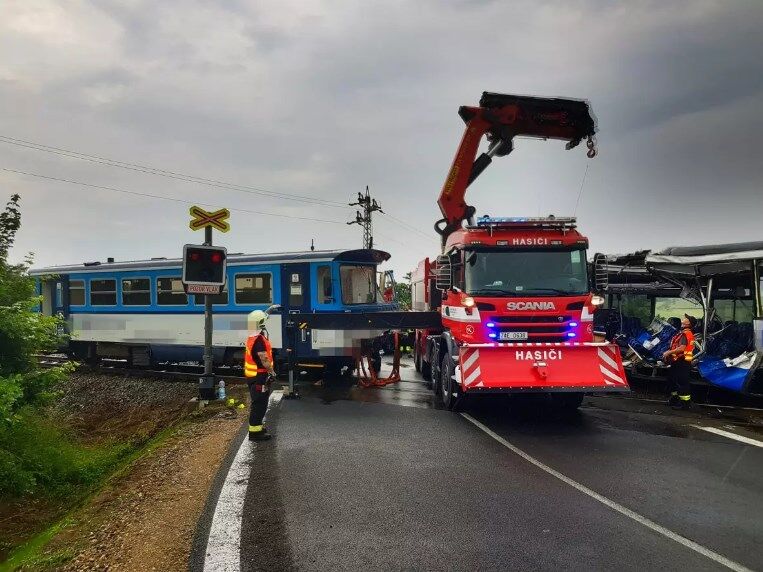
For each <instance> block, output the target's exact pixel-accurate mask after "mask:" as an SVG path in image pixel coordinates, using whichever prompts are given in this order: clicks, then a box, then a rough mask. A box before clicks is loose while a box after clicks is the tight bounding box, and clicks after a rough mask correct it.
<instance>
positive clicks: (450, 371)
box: [439, 353, 458, 411]
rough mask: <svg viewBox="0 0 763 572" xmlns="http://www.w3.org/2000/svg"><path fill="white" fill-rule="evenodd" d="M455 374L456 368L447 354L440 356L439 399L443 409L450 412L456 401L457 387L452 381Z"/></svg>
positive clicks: (454, 381)
mask: <svg viewBox="0 0 763 572" xmlns="http://www.w3.org/2000/svg"><path fill="white" fill-rule="evenodd" d="M455 374H456V366H455V364H454V363H453V359H452V358H451V357H450V355H449V354H447V353H446V354H445V355H444V356H442V364H441V365H440V383H439V386H440V398H441V399H442V404H443V405H444V406H445V409H447V410H449V411H452V410H453V409H454V408H455V406H456V402H457V401H458V385H457V384H456V380H455V379H453V378H454V377H455Z"/></svg>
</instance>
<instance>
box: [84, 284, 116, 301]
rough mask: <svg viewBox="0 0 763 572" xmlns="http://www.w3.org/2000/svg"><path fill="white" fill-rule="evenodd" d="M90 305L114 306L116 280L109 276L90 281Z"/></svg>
mask: <svg viewBox="0 0 763 572" xmlns="http://www.w3.org/2000/svg"><path fill="white" fill-rule="evenodd" d="M90 305H91V306H116V305H117V281H116V280H114V279H111V278H107V279H104V280H91V281H90Z"/></svg>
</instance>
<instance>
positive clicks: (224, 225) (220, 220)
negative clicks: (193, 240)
mask: <svg viewBox="0 0 763 572" xmlns="http://www.w3.org/2000/svg"><path fill="white" fill-rule="evenodd" d="M189 212H190V213H191V216H192V217H193V218H192V219H191V223H190V224H189V225H188V226H190V227H191V230H201V229H202V228H206V227H208V226H211V227H212V228H215V229H217V230H219V231H220V232H228V231H229V230H230V225H229V224H228V222H227V221H228V218H229V217H230V211H229V210H228V209H220V210H219V211H215V212H213V213H211V212H209V211H205V210H204V209H203V208H201V207H197V206H193V207H191V210H190V211H189Z"/></svg>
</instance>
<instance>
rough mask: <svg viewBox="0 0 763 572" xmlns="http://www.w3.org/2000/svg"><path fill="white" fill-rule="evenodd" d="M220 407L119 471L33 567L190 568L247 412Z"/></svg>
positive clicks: (80, 569)
mask: <svg viewBox="0 0 763 572" xmlns="http://www.w3.org/2000/svg"><path fill="white" fill-rule="evenodd" d="M220 408H221V406H218V407H216V409H217V412H216V413H215V412H214V411H207V412H205V413H202V414H201V415H200V416H196V418H195V419H192V420H191V421H189V422H184V424H183V425H182V426H181V427H180V428H179V429H178V431H177V432H176V433H175V434H173V435H172V436H171V437H169V438H168V439H167V440H166V441H165V442H163V443H162V444H161V445H160V446H158V447H157V448H156V449H154V450H153V451H151V453H150V454H148V455H146V456H145V457H143V458H141V459H139V460H138V461H137V462H136V463H134V464H133V466H132V467H130V469H129V471H127V472H125V473H124V474H123V475H121V476H120V477H118V478H116V479H114V480H113V481H112V482H111V483H110V484H109V486H108V487H107V488H105V489H104V490H102V491H101V492H100V493H99V494H97V495H96V496H95V497H94V498H93V499H92V501H91V502H90V503H89V504H88V506H87V507H85V508H83V509H82V510H81V511H80V512H79V513H78V514H77V515H75V516H74V517H73V519H72V522H71V524H70V525H68V526H67V527H66V528H65V529H63V530H62V531H61V532H59V534H57V535H56V536H55V537H54V538H53V540H52V541H51V542H50V543H49V544H48V545H47V547H46V548H45V550H44V552H43V554H42V558H41V559H40V560H39V564H37V565H35V566H31V567H29V568H26V569H29V570H36V569H55V570H62V571H84V570H125V571H132V570H135V571H138V570H140V571H143V570H162V571H165V570H166V571H172V570H187V568H188V556H189V553H190V550H191V544H192V540H193V534H194V531H195V527H196V523H197V521H198V519H199V516H200V515H201V512H202V510H203V508H204V503H205V501H206V498H207V495H208V493H209V490H210V487H211V484H212V480H213V478H214V476H215V473H216V471H217V468H218V466H219V464H220V462H221V461H222V459H223V457H224V456H225V453H226V452H227V450H228V447H229V446H230V443H231V440H232V439H233V437H234V436H235V435H236V433H237V432H238V430H239V429H240V427H241V423H242V422H243V420H244V418H245V417H246V415H247V413H248V410H227V409H223V410H220ZM209 415H212V417H209Z"/></svg>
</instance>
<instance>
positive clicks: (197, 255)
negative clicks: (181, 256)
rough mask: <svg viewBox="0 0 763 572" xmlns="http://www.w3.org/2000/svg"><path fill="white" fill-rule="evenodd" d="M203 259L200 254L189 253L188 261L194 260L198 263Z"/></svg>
mask: <svg viewBox="0 0 763 572" xmlns="http://www.w3.org/2000/svg"><path fill="white" fill-rule="evenodd" d="M200 258H201V254H199V253H198V252H189V253H188V260H193V261H194V262H196V261H198V260H199V259H200Z"/></svg>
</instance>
